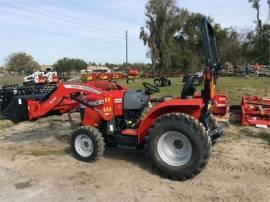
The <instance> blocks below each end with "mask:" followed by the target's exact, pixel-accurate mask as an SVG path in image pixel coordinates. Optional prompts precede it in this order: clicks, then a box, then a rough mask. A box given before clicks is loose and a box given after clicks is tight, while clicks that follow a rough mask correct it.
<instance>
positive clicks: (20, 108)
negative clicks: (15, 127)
mask: <svg viewBox="0 0 270 202" xmlns="http://www.w3.org/2000/svg"><path fill="white" fill-rule="evenodd" d="M3 114H4V116H5V117H6V118H7V119H9V120H11V121H12V122H13V123H19V122H22V121H27V120H28V109H27V101H26V100H25V99H23V98H20V97H19V96H14V97H13V98H12V99H11V101H10V103H9V105H8V106H7V107H6V109H5V110H4V112H3Z"/></svg>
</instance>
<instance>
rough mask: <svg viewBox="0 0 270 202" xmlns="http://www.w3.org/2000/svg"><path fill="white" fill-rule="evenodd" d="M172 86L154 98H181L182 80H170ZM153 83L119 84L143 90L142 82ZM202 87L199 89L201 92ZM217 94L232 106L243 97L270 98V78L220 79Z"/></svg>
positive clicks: (151, 81)
mask: <svg viewBox="0 0 270 202" xmlns="http://www.w3.org/2000/svg"><path fill="white" fill-rule="evenodd" d="M170 80H171V81H172V86H169V87H163V88H160V92H159V93H156V94H154V95H153V97H160V96H163V95H174V96H179V95H180V91H181V89H182V87H183V84H184V83H182V78H170ZM144 81H146V82H149V83H153V79H138V80H136V81H135V82H134V83H132V81H131V82H130V84H126V83H125V80H120V81H119V83H120V84H122V85H125V86H128V87H129V88H131V89H143V86H142V82H144ZM201 88H202V86H198V87H197V91H200V90H201ZM216 91H217V93H224V94H226V95H228V96H229V101H230V104H231V105H240V103H241V98H242V96H243V95H257V96H264V97H270V78H269V77H268V78H267V77H260V78H258V79H256V78H254V77H251V78H248V79H245V78H242V77H224V78H219V80H218V83H217V89H216Z"/></svg>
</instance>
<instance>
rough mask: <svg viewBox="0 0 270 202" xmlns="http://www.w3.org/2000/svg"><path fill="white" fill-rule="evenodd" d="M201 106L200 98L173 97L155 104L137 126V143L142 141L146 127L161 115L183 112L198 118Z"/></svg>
mask: <svg viewBox="0 0 270 202" xmlns="http://www.w3.org/2000/svg"><path fill="white" fill-rule="evenodd" d="M203 106H204V102H203V100H202V99H174V100H167V101H164V102H162V103H159V104H157V105H155V106H154V107H153V108H152V109H151V110H150V111H149V112H148V113H147V114H146V115H145V117H144V119H143V120H141V122H140V125H139V128H138V141H139V143H140V142H143V141H144V137H145V135H147V131H148V129H149V128H150V127H151V126H152V125H153V123H154V122H155V121H156V120H157V119H158V118H160V117H161V116H163V115H165V114H170V113H185V114H188V115H190V116H192V117H194V118H195V119H199V117H200V114H201V109H202V108H203Z"/></svg>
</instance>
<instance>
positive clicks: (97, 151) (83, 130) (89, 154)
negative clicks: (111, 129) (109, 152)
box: [71, 126, 105, 162]
mask: <svg viewBox="0 0 270 202" xmlns="http://www.w3.org/2000/svg"><path fill="white" fill-rule="evenodd" d="M71 149H72V152H73V154H74V155H75V157H76V158H77V159H79V160H81V161H86V162H91V161H96V160H98V159H99V157H100V156H102V155H103V152H104V150H105V143H104V138H103V136H102V134H101V133H100V132H99V130H98V129H96V128H94V127H91V126H89V127H85V126H82V127H80V128H79V129H77V130H75V131H74V132H73V134H72V137H71Z"/></svg>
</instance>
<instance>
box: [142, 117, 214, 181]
mask: <svg viewBox="0 0 270 202" xmlns="http://www.w3.org/2000/svg"><path fill="white" fill-rule="evenodd" d="M148 132H149V133H148V135H149V136H148V137H147V138H146V139H147V141H146V145H147V146H146V148H147V150H148V152H149V154H150V157H151V159H152V161H153V164H154V165H155V166H156V167H157V168H158V170H159V171H160V172H161V174H163V175H164V176H165V177H168V178H171V179H174V180H186V179H189V178H192V177H193V176H194V175H196V174H198V173H200V172H201V170H202V169H203V168H204V166H205V165H206V164H207V162H208V158H209V154H210V149H211V140H210V138H209V136H208V135H207V133H206V131H205V128H204V126H202V124H200V123H198V121H197V120H195V119H193V118H192V117H190V116H188V115H184V114H169V115H165V116H162V117H161V118H159V119H158V120H157V121H156V122H155V123H154V124H153V126H152V127H151V128H150V129H149V131H148Z"/></svg>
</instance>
